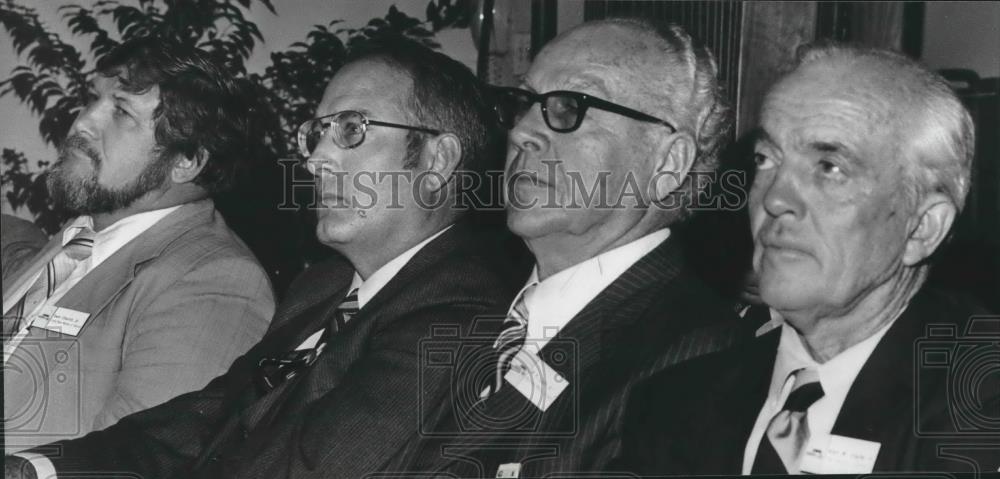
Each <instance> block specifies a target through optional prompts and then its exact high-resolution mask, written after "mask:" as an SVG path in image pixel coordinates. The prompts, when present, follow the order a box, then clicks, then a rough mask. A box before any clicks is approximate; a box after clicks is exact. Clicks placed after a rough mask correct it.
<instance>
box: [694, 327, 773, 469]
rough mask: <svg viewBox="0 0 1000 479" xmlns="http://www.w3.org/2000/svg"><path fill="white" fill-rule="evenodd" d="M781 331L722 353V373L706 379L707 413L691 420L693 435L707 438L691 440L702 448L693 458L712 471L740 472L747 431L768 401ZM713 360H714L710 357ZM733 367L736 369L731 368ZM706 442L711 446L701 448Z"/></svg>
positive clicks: (748, 435) (748, 436) (705, 409)
mask: <svg viewBox="0 0 1000 479" xmlns="http://www.w3.org/2000/svg"><path fill="white" fill-rule="evenodd" d="M780 339H781V330H780V329H775V330H773V331H771V332H769V333H767V334H765V335H763V336H761V337H759V338H757V339H755V340H754V341H751V342H749V343H747V344H746V346H745V347H740V348H739V349H733V350H731V351H729V352H726V353H723V354H724V356H719V357H718V358H719V359H722V358H723V357H724V361H723V363H724V364H723V366H724V367H722V368H718V369H717V370H719V371H721V373H720V374H719V375H718V376H717V377H705V378H704V380H705V381H706V382H709V383H711V384H712V386H711V387H710V388H709V391H710V394H709V395H707V397H705V398H704V400H705V403H704V404H706V406H705V407H704V408H703V409H699V410H700V411H703V412H704V411H708V413H707V414H704V415H699V416H697V417H692V418H691V419H690V421H692V422H691V424H692V426H693V427H697V428H698V430H696V431H692V432H693V433H694V434H699V435H707V438H706V440H705V441H692V442H690V444H695V443H697V444H698V445H699V447H701V448H702V449H701V450H700V451H692V457H699V456H700V457H702V458H703V459H704V462H703V463H704V464H706V465H711V466H710V467H711V468H712V469H711V470H713V471H720V472H721V471H739V470H741V468H742V467H743V451H744V449H745V448H746V444H747V440H748V439H749V438H750V432H751V431H752V430H753V426H754V423H755V422H756V421H757V416H758V415H759V413H760V410H761V408H762V407H764V402H765V401H766V400H767V393H768V388H769V387H770V384H771V371H772V370H773V369H774V362H775V359H776V358H777V352H778V342H779V340H780ZM713 359H715V358H713ZM732 365H735V367H731V366H732ZM707 443H711V444H714V445H713V446H712V447H711V448H704V445H705V444H707Z"/></svg>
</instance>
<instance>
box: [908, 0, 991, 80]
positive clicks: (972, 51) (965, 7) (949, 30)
mask: <svg viewBox="0 0 1000 479" xmlns="http://www.w3.org/2000/svg"><path fill="white" fill-rule="evenodd" d="M923 61H924V62H925V63H927V65H929V66H930V67H932V68H968V69H972V70H975V71H976V72H978V73H979V76H980V77H984V78H985V77H996V76H1000V2H927V6H926V10H925V16H924V45H923Z"/></svg>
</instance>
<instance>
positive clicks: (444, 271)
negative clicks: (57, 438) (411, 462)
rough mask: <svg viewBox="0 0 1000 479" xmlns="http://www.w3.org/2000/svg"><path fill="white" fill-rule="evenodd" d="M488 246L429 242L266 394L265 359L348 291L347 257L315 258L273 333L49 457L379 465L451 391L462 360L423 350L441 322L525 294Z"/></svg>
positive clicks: (149, 464)
mask: <svg viewBox="0 0 1000 479" xmlns="http://www.w3.org/2000/svg"><path fill="white" fill-rule="evenodd" d="M478 244H479V242H478V241H477V240H476V239H475V238H474V237H473V236H472V235H471V234H470V232H469V231H468V228H465V227H463V226H462V225H456V226H455V227H453V228H452V229H450V230H448V231H446V232H445V233H443V234H442V235H441V236H439V237H438V238H436V239H435V240H433V241H432V242H430V243H428V244H427V245H426V246H425V247H424V248H423V249H422V250H420V251H419V252H418V253H417V255H416V256H414V257H413V259H411V260H410V261H409V262H408V263H407V264H406V265H405V266H404V267H403V268H402V270H400V271H399V273H398V274H397V275H396V276H395V277H394V278H393V279H392V280H390V281H389V283H388V284H386V285H385V287H384V288H382V290H381V291H379V292H378V294H376V295H375V297H373V298H372V299H371V301H370V302H369V303H367V304H366V305H365V307H364V308H362V309H361V310H360V311H359V313H358V314H357V315H356V316H355V317H353V318H352V319H351V320H350V322H348V323H347V325H346V326H345V327H344V329H343V330H341V331H339V332H337V334H336V335H335V336H334V337H333V338H332V339H331V340H330V342H329V343H328V344H327V347H326V349H325V352H324V353H323V354H322V355H320V356H319V358H318V360H317V361H316V363H314V364H313V365H312V367H310V368H309V369H307V370H306V371H305V372H304V373H303V374H300V375H299V376H297V377H295V378H293V379H292V380H290V381H287V382H285V383H284V384H283V385H282V386H279V387H278V388H276V389H275V390H273V391H271V392H270V393H268V394H261V393H259V392H258V389H257V388H256V387H255V385H254V383H255V376H256V374H257V372H258V367H257V364H258V362H259V361H260V359H261V358H263V357H272V356H276V355H281V354H282V353H286V352H288V351H290V350H292V349H294V348H295V347H296V346H298V345H299V344H300V343H301V342H302V341H303V340H305V339H306V338H307V337H309V336H310V335H311V334H313V333H314V332H316V331H318V330H319V329H320V328H322V327H323V325H324V323H325V322H326V321H327V320H328V318H329V317H330V315H331V314H332V313H333V312H334V311H335V309H336V307H337V306H338V305H339V304H340V302H341V300H342V299H343V298H344V296H345V295H346V293H347V291H346V290H347V288H348V286H349V284H350V281H351V278H352V276H353V274H354V269H353V268H352V267H351V265H350V264H349V263H347V262H346V261H344V260H343V259H341V258H339V257H338V258H334V259H331V260H329V261H328V262H325V263H321V264H317V265H315V266H314V267H312V268H310V269H308V270H307V271H306V272H304V273H303V274H302V275H301V276H300V277H299V278H298V279H297V280H296V281H295V282H294V283H293V285H292V286H291V289H290V290H289V298H288V299H287V300H286V301H285V302H284V303H283V304H282V305H281V306H280V307H279V310H278V312H277V313H276V318H275V320H274V322H273V326H272V329H271V330H270V331H269V332H268V334H267V335H266V336H265V337H264V339H263V340H262V341H261V342H260V343H258V344H257V345H256V346H255V347H254V348H252V349H251V350H250V351H249V352H248V353H247V354H246V355H245V356H243V357H242V358H240V359H238V360H237V361H236V362H235V363H233V365H232V367H231V368H230V369H229V371H228V372H227V373H226V374H224V375H223V376H220V377H218V378H216V379H215V380H213V381H212V382H211V383H210V384H209V385H208V386H207V387H206V388H205V389H203V390H201V391H197V392H194V393H190V394H186V395H183V396H180V397H178V398H175V399H174V400H172V401H170V402H168V403H166V404H164V405H162V406H160V407H156V408H153V409H150V410H148V411H145V412H143V413H140V414H136V415H133V416H129V417H127V418H125V419H124V420H122V421H121V422H119V423H118V424H117V425H115V426H113V427H111V428H108V429H106V430H104V431H100V432H96V433H93V434H90V435H88V436H86V437H83V438H81V439H79V440H74V441H68V442H63V443H57V444H56V445H55V446H56V447H55V448H50V449H49V450H48V451H46V452H47V454H48V455H49V457H51V458H52V460H53V462H54V463H55V465H56V468H57V470H58V471H59V472H60V473H62V472H65V471H127V472H130V473H135V474H138V475H139V476H141V477H144V478H146V479H152V478H166V477H178V478H191V477H205V478H224V477H240V478H253V477H262V478H282V477H296V478H301V477H362V476H364V475H366V474H369V473H374V472H377V471H378V470H379V469H380V468H381V467H382V466H383V464H384V463H385V462H386V461H387V459H388V458H389V457H390V456H392V455H393V454H395V453H396V451H397V450H399V449H400V448H402V447H403V446H404V445H405V444H407V443H408V442H409V441H412V440H414V438H416V437H417V434H418V430H419V428H418V423H419V422H420V421H421V418H422V417H423V416H424V415H425V414H430V413H431V411H434V410H435V408H439V407H442V405H443V404H445V403H446V402H447V401H448V400H449V398H450V397H451V395H452V394H453V391H452V390H451V387H450V385H451V381H450V378H451V376H452V375H451V372H452V370H453V369H454V368H453V367H452V368H442V367H437V368H429V367H424V366H425V365H426V364H427V362H426V360H425V358H423V357H422V356H421V344H422V341H423V340H425V339H427V338H428V337H429V336H430V334H431V329H432V328H443V329H444V330H447V331H450V332H448V333H447V334H445V335H444V336H446V337H445V339H449V340H451V341H452V342H456V341H459V340H460V339H461V336H462V335H463V334H467V333H468V332H469V328H470V325H471V324H472V323H473V318H474V317H476V316H477V315H490V314H492V315H494V316H500V315H503V314H504V312H505V311H506V308H507V305H508V303H509V301H510V300H511V299H512V297H513V293H514V291H513V288H511V287H510V286H509V285H508V284H505V283H504V282H503V281H501V280H500V279H499V277H498V276H497V275H496V274H495V272H494V271H493V270H492V269H491V268H490V267H487V266H486V265H487V262H486V260H485V259H484V257H483V254H482V253H481V252H480V250H481V249H482V248H479V247H477V245H478ZM494 334H495V333H494ZM42 450H43V449H42V448H39V449H37V451H42Z"/></svg>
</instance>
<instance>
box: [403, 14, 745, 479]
mask: <svg viewBox="0 0 1000 479" xmlns="http://www.w3.org/2000/svg"><path fill="white" fill-rule="evenodd" d="M495 93H496V94H497V95H498V110H499V112H500V114H501V115H500V116H501V120H502V121H503V122H504V123H505V124H506V126H507V127H508V128H511V130H510V136H509V141H508V152H507V165H506V174H507V178H506V182H507V189H506V192H507V212H508V220H507V224H508V226H509V227H510V229H511V230H512V231H513V232H514V233H515V234H517V235H518V236H520V237H521V238H522V239H523V240H524V241H525V242H526V243H527V245H528V248H529V249H530V250H531V251H532V252H533V253H534V255H535V258H536V264H535V267H534V269H533V271H532V273H531V276H530V278H529V279H528V281H527V282H526V283H525V284H524V287H523V288H522V289H521V291H520V293H519V294H518V295H517V296H516V298H515V300H514V301H513V303H512V305H511V306H510V309H509V313H508V317H507V321H506V322H505V323H504V330H503V331H502V332H501V334H500V335H499V336H498V337H497V339H496V340H495V341H494V344H493V347H494V349H495V350H496V352H497V360H496V362H495V363H494V364H493V367H492V368H490V369H489V375H490V376H491V381H489V382H488V384H487V385H486V387H484V388H483V389H481V390H480V392H479V395H478V397H477V398H476V400H475V401H470V403H471V404H469V405H468V407H467V408H466V409H465V410H462V411H459V412H458V413H457V414H455V415H454V416H455V417H457V418H458V419H457V420H456V421H455V422H453V423H449V421H443V422H442V423H441V424H440V425H439V429H438V430H437V431H435V432H436V433H438V434H439V435H441V436H447V435H448V434H452V436H450V437H444V438H443V439H440V440H438V441H434V442H432V443H431V444H430V445H429V446H427V447H425V449H424V450H423V451H419V452H414V453H413V457H414V459H413V461H412V462H411V464H409V468H408V470H416V471H424V472H426V471H434V472H449V473H454V474H456V475H458V476H459V477H468V476H481V477H486V476H488V477H541V476H545V475H547V474H550V473H573V472H586V471H601V470H603V469H604V466H605V465H606V463H607V461H608V460H609V459H610V458H612V457H614V456H615V454H616V448H617V445H616V430H617V427H618V420H617V418H618V409H619V407H620V406H621V405H622V404H623V402H624V398H625V397H626V396H627V394H628V392H629V389H630V387H631V385H632V384H633V383H634V382H635V381H636V378H638V377H640V376H642V375H644V374H647V373H648V372H649V371H651V370H653V369H657V368H661V367H665V366H667V365H669V364H671V363H674V362H677V361H679V360H681V359H683V358H685V357H687V356H690V355H694V354H699V353H701V352H703V349H704V348H707V347H708V346H709V345H705V344H700V343H692V344H688V345H687V346H686V347H682V348H677V349H674V350H673V353H672V354H665V351H667V350H668V347H669V346H670V345H671V344H672V343H675V342H677V341H679V340H680V338H681V337H682V336H683V335H684V334H685V333H687V332H688V331H691V330H694V329H696V328H698V327H700V326H703V325H709V324H715V323H721V322H723V321H725V320H728V319H731V318H733V314H732V313H731V312H730V310H729V309H727V308H726V307H724V306H723V301H722V300H721V299H719V298H717V297H716V296H715V295H714V294H713V293H712V292H710V291H709V289H708V288H707V287H706V286H704V285H703V284H702V283H701V282H699V280H697V279H696V278H695V277H694V276H693V275H692V274H691V273H690V272H688V271H687V269H686V268H685V267H684V265H683V261H682V259H681V252H680V250H679V246H678V244H677V241H676V239H674V238H671V231H670V226H671V225H673V224H675V223H677V222H678V221H680V220H681V219H683V218H684V217H686V216H687V214H688V209H687V208H686V207H687V206H688V204H689V203H691V201H692V199H693V197H694V195H696V194H698V186H697V185H696V184H695V182H694V181H693V180H692V173H694V172H698V173H700V174H705V173H709V172H711V171H713V169H714V168H715V165H716V162H717V153H718V150H719V148H720V146H721V145H722V144H723V143H724V142H725V141H726V139H727V132H728V127H729V110H728V109H727V108H726V106H725V103H724V101H723V97H722V92H721V91H720V88H719V85H718V83H717V79H716V67H715V63H714V60H713V59H712V56H711V54H710V53H709V52H708V51H707V50H706V49H703V48H696V47H694V46H692V39H691V37H690V36H689V35H688V34H687V33H685V32H684V31H683V30H682V29H681V28H679V27H676V26H668V27H657V26H655V25H652V24H650V23H647V22H645V21H640V20H625V19H617V20H608V21H601V22H595V23H588V24H584V25H582V26H580V27H577V28H575V29H573V30H571V31H569V32H567V33H564V34H562V35H561V36H560V37H558V38H557V39H555V40H554V41H553V42H552V43H550V44H549V45H547V46H546V47H545V48H544V49H543V50H542V51H541V52H540V53H539V55H538V56H537V58H535V60H534V62H533V63H532V66H531V68H530V69H529V71H528V73H527V75H526V77H525V79H524V81H523V84H522V86H521V87H520V88H498V89H496V91H495ZM441 451H447V454H446V455H447V457H442V452H441Z"/></svg>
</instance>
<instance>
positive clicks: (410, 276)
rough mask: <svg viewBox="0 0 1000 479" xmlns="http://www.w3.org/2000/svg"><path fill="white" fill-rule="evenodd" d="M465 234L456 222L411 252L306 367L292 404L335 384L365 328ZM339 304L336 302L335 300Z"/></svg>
mask: <svg viewBox="0 0 1000 479" xmlns="http://www.w3.org/2000/svg"><path fill="white" fill-rule="evenodd" d="M463 234H466V232H465V226H464V225H461V224H458V225H455V226H453V227H451V229H449V230H448V231H445V232H444V233H442V234H441V236H439V237H437V238H435V239H434V240H433V241H431V242H430V243H428V244H426V245H424V247H423V248H422V249H421V250H420V251H418V252H417V254H416V255H414V256H413V257H412V258H411V259H410V261H408V262H407V263H406V264H405V265H404V266H403V268H402V269H400V270H399V272H398V273H396V275H395V276H393V278H392V279H391V280H389V282H388V283H386V284H385V286H383V287H382V288H381V289H380V290H379V291H378V293H376V294H375V296H373V297H372V298H371V299H370V300H369V301H368V302H367V303H366V304H365V306H364V307H363V308H361V310H360V311H358V314H357V315H356V316H354V317H353V318H352V319H351V320H350V322H348V323H347V324H346V325H345V327H344V330H343V331H340V332H338V333H337V335H336V336H335V337H334V338H333V339H332V340H331V343H330V344H329V345H328V346H327V350H328V351H331V352H333V354H323V355H321V356H320V357H319V359H318V360H317V361H316V364H315V365H314V366H313V367H312V368H311V369H310V371H309V374H308V375H307V377H306V378H303V382H304V384H303V385H302V387H301V388H300V391H297V392H296V393H295V396H296V397H295V398H294V400H295V403H296V404H306V403H309V402H311V401H313V400H315V399H316V398H319V397H320V396H322V395H324V394H326V393H327V392H328V391H330V390H331V389H333V388H335V387H337V384H339V382H340V378H341V377H342V376H343V373H344V372H345V371H346V368H347V367H349V366H350V363H351V362H353V360H354V356H356V355H357V354H360V351H359V350H358V348H359V347H361V346H362V345H361V344H360V343H359V340H360V339H364V338H367V337H368V336H369V334H368V331H371V330H372V329H379V328H381V326H379V325H377V323H378V321H379V320H380V319H381V318H383V317H386V316H385V315H382V314H380V313H381V312H382V311H383V310H385V309H386V306H387V305H388V304H394V303H393V302H394V301H400V297H401V296H405V292H406V288H407V286H409V285H411V284H413V283H414V282H415V281H418V280H419V278H420V276H421V274H422V273H423V272H424V271H425V270H426V269H427V268H428V267H430V266H431V265H433V264H435V263H437V262H440V261H441V260H442V259H443V258H444V257H445V255H446V254H448V253H449V252H451V251H453V250H454V249H455V248H456V247H457V246H458V245H459V239H460V237H461V235H463ZM338 304H339V303H338ZM336 306H337V305H336V304H335V305H334V307H333V308H330V309H329V310H328V311H327V313H326V314H327V315H331V314H333V313H334V311H335V310H336Z"/></svg>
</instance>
